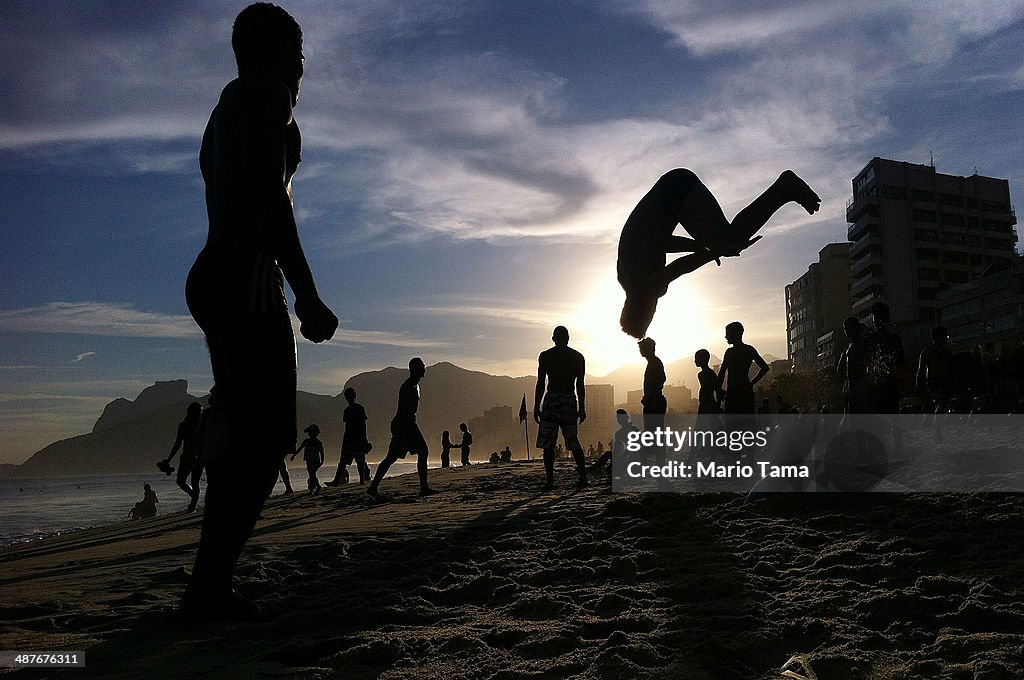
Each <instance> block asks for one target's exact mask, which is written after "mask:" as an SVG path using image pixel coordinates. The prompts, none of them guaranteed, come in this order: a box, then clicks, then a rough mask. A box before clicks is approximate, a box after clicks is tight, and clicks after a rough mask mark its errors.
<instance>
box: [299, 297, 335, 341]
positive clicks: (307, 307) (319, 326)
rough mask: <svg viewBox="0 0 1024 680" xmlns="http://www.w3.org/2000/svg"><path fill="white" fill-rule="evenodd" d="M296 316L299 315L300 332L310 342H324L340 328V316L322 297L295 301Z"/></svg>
mask: <svg viewBox="0 0 1024 680" xmlns="http://www.w3.org/2000/svg"><path fill="white" fill-rule="evenodd" d="M295 316H297V317H299V332H300V333H302V337H304V338H306V339H307V340H309V341H310V342H323V341H324V340H330V339H331V338H332V337H333V336H334V331H336V330H338V317H337V316H335V315H334V312H332V311H331V308H330V307H328V306H327V305H325V304H324V302H323V300H321V299H320V298H318V297H316V298H312V299H309V300H296V301H295Z"/></svg>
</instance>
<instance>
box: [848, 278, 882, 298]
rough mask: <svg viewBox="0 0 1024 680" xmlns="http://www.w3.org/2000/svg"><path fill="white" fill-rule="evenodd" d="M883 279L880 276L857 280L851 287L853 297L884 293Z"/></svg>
mask: <svg viewBox="0 0 1024 680" xmlns="http://www.w3.org/2000/svg"><path fill="white" fill-rule="evenodd" d="M882 284H883V281H882V278H881V277H880V276H870V275H869V276H865V277H864V278H862V279H857V280H856V281H854V282H853V284H852V285H851V286H850V295H851V297H857V296H859V295H861V294H862V293H865V292H868V291H870V292H877V293H879V294H881V292H882Z"/></svg>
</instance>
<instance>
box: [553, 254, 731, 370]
mask: <svg viewBox="0 0 1024 680" xmlns="http://www.w3.org/2000/svg"><path fill="white" fill-rule="evenodd" d="M625 299H626V295H625V293H623V291H622V287H621V286H619V283H618V281H616V279H615V275H614V274H610V275H608V276H606V277H604V278H602V279H600V280H598V281H597V282H596V283H595V284H594V285H593V286H592V287H591V292H590V295H589V296H588V297H587V298H586V299H585V300H584V301H583V303H582V304H580V306H579V307H578V308H577V310H576V313H575V314H574V315H573V317H572V325H571V326H569V330H570V332H571V333H572V346H573V347H575V348H576V349H578V350H579V351H580V352H582V353H583V355H584V356H585V357H586V359H587V372H588V373H590V374H591V375H596V376H603V375H607V374H608V373H610V372H612V371H614V370H615V369H616V368H619V367H620V366H623V365H626V364H636V363H641V362H642V361H643V359H642V358H641V357H640V354H639V352H638V351H637V348H636V340H635V339H634V338H631V337H630V336H628V335H626V334H625V333H623V332H622V329H621V328H620V327H619V313H620V312H621V311H622V303H623V301H624V300H625ZM705 312H706V304H705V302H704V298H703V297H702V296H701V295H700V292H699V290H697V287H696V286H695V285H694V284H693V283H691V282H688V281H686V280H677V281H675V282H674V283H673V284H672V286H671V287H670V289H669V292H668V294H667V295H665V297H663V298H662V299H661V301H660V302H659V303H658V313H657V314H656V315H655V317H654V322H653V323H652V324H651V327H650V329H649V330H648V335H649V336H650V337H652V338H654V339H655V340H656V341H657V342H658V356H659V357H661V359H662V360H663V361H664V362H665V363H666V364H667V363H669V362H671V361H675V360H676V359H679V358H682V357H684V356H687V355H689V354H691V353H692V352H693V351H694V350H695V349H697V348H699V347H701V346H703V345H704V344H707V342H708V341H709V340H710V339H712V336H713V333H711V332H710V331H709V329H708V328H707V327H706V326H705V324H704V322H703V321H702V320H703V319H704V318H706V314H705Z"/></svg>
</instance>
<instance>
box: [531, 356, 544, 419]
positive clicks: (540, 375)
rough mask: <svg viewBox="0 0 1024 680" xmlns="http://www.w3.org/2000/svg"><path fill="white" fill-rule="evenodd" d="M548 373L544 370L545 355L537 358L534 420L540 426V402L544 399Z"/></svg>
mask: <svg viewBox="0 0 1024 680" xmlns="http://www.w3.org/2000/svg"><path fill="white" fill-rule="evenodd" d="M546 377H547V371H546V370H545V369H544V354H543V353H541V355H540V356H539V357H538V358H537V387H536V388H534V390H533V419H534V420H535V421H536V422H537V424H538V425H540V402H541V400H542V399H543V398H544V383H545V378H546Z"/></svg>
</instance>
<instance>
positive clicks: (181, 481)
mask: <svg viewBox="0 0 1024 680" xmlns="http://www.w3.org/2000/svg"><path fill="white" fill-rule="evenodd" d="M202 414H203V407H202V405H200V403H199V402H198V401H193V402H192V403H191V404H189V405H188V409H187V410H186V411H185V419H184V420H182V421H181V422H180V423H178V436H177V437H176V438H175V439H174V446H172V447H171V452H170V454H168V456H167V458H165V459H164V460H163V461H162V463H163V466H161V467H160V469H161V470H167V469H171V470H173V468H171V461H173V460H174V456H175V455H177V453H178V449H179V448H180V449H181V463H179V464H178V479H177V482H178V487H179V488H180V489H181V490H182V491H184V492H185V493H187V494H188V497H189V504H188V508H187V509H186V512H195V510H196V504H197V503H199V480H200V479H201V478H202V476H203V464H202V463H200V462H199V461H198V460H197V459H198V454H199V442H198V430H199V418H200V417H201V416H202ZM189 482H191V484H190V483H189Z"/></svg>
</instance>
